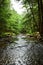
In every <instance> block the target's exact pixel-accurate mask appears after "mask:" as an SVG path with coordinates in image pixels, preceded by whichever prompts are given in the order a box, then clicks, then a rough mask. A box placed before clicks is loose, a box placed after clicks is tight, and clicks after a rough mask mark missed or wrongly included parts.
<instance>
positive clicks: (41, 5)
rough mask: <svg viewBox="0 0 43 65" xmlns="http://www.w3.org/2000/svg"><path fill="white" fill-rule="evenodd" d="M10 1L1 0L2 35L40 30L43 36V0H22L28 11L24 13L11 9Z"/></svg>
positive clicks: (0, 26) (0, 31)
mask: <svg viewBox="0 0 43 65" xmlns="http://www.w3.org/2000/svg"><path fill="white" fill-rule="evenodd" d="M16 1H18V2H19V1H20V0H16ZM10 2H11V1H10V0H0V34H1V35H0V36H3V35H7V34H13V33H14V34H19V33H24V34H34V33H35V34H37V32H39V33H40V35H41V37H43V30H42V29H43V1H42V0H41V1H40V0H35V1H34V0H27V1H26V0H22V4H23V7H25V8H26V12H24V13H23V14H22V15H19V14H18V13H17V12H16V11H15V10H14V9H11V6H10Z"/></svg>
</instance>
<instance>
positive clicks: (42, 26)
mask: <svg viewBox="0 0 43 65" xmlns="http://www.w3.org/2000/svg"><path fill="white" fill-rule="evenodd" d="M38 10H39V32H40V35H41V37H42V38H43V2H42V0H38Z"/></svg>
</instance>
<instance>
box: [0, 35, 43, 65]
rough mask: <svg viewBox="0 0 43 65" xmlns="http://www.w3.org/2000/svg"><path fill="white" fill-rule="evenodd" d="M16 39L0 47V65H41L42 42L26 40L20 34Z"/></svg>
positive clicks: (42, 62) (42, 61)
mask: <svg viewBox="0 0 43 65" xmlns="http://www.w3.org/2000/svg"><path fill="white" fill-rule="evenodd" d="M16 38H17V40H14V42H12V43H9V42H7V43H4V44H3V46H2V47H0V65H43V44H42V43H43V42H42V43H41V42H38V41H32V40H31V41H30V40H26V39H25V38H26V36H25V35H22V34H20V35H18V36H17V37H16Z"/></svg>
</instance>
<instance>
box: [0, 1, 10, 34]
mask: <svg viewBox="0 0 43 65" xmlns="http://www.w3.org/2000/svg"><path fill="white" fill-rule="evenodd" d="M9 17H10V0H0V30H1V31H0V34H2V33H4V32H5V31H6V29H7V22H8V19H9Z"/></svg>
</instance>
